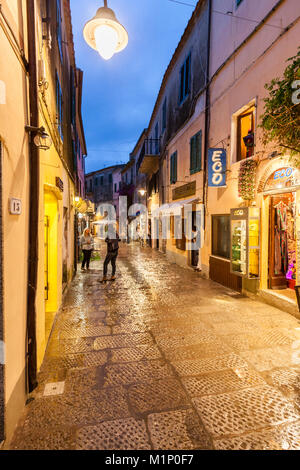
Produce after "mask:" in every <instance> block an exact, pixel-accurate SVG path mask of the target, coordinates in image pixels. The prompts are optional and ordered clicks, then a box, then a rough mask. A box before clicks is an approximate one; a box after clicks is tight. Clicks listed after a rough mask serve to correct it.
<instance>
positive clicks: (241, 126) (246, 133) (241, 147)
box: [237, 106, 255, 161]
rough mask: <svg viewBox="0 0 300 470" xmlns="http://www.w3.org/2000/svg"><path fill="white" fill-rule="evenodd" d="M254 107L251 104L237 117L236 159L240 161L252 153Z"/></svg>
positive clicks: (253, 142)
mask: <svg viewBox="0 0 300 470" xmlns="http://www.w3.org/2000/svg"><path fill="white" fill-rule="evenodd" d="M254 123H255V107H254V106H252V107H251V108H249V109H248V110H247V111H245V112H244V113H242V114H240V115H239V116H238V118H237V160H238V161H241V160H244V159H245V158H249V157H252V156H253V155H254V145H255V135H254Z"/></svg>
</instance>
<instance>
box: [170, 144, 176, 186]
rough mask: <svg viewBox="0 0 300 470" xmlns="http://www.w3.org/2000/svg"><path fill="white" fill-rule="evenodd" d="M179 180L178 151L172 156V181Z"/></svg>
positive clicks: (172, 182)
mask: <svg viewBox="0 0 300 470" xmlns="http://www.w3.org/2000/svg"><path fill="white" fill-rule="evenodd" d="M176 182H177V152H174V153H173V154H172V155H171V158H170V183H171V184H175V183H176Z"/></svg>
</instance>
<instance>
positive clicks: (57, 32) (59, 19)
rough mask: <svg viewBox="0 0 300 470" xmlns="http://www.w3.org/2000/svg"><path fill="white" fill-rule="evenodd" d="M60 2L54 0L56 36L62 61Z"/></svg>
mask: <svg viewBox="0 0 300 470" xmlns="http://www.w3.org/2000/svg"><path fill="white" fill-rule="evenodd" d="M60 2H61V0H56V36H57V42H58V49H59V54H60V58H61V60H63V50H62V27H61V20H62V18H61V4H60Z"/></svg>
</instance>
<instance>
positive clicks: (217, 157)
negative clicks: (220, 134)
mask: <svg viewBox="0 0 300 470" xmlns="http://www.w3.org/2000/svg"><path fill="white" fill-rule="evenodd" d="M226 163H227V162H226V150H224V149H209V150H208V186H209V187H210V188H225V187H226Z"/></svg>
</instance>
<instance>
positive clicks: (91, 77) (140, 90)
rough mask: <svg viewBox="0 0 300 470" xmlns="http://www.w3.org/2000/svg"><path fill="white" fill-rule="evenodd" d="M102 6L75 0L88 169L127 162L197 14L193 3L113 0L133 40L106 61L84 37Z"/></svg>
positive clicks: (98, 0) (192, 0) (193, 0)
mask: <svg viewBox="0 0 300 470" xmlns="http://www.w3.org/2000/svg"><path fill="white" fill-rule="evenodd" d="M179 1H180V0H179ZM181 1H182V2H183V3H184V2H185V3H188V4H191V5H196V3H197V1H196V0H181ZM100 6H103V0H85V1H82V0H71V7H72V20H73V33H74V41H75V50H76V63H77V66H78V67H80V68H81V69H82V70H83V71H84V85H83V106H82V110H83V121H84V127H85V136H86V141H87V150H88V158H87V160H86V171H87V172H90V171H95V170H98V169H100V168H103V167H105V166H109V165H114V164H115V163H120V162H124V163H125V162H127V161H128V158H129V153H130V152H131V151H132V149H133V148H134V145H135V143H136V142H137V139H138V137H139V136H140V134H141V132H142V130H143V129H144V128H145V127H147V126H148V123H149V119H150V116H151V112H152V109H153V106H154V103H155V100H156V97H157V94H158V91H159V88H160V84H161V81H162V78H163V75H164V72H165V70H166V67H167V66H168V63H169V61H170V59H171V57H172V55H173V53H174V51H175V49H176V47H177V44H178V42H179V40H180V38H181V36H182V34H183V32H184V29H185V27H186V25H187V23H188V20H189V19H190V17H191V15H192V13H193V7H191V6H187V5H182V4H179V3H173V2H171V1H169V0H108V6H109V7H110V8H112V9H113V10H114V11H115V13H116V15H117V18H118V20H119V21H120V22H121V23H122V24H123V25H124V26H125V28H126V29H127V31H128V34H129V44H128V47H127V49H125V50H124V51H122V52H120V53H119V54H116V55H115V56H114V57H113V58H112V59H111V60H110V61H105V60H103V59H102V58H101V57H100V56H99V54H98V53H97V52H96V51H94V50H93V49H91V48H89V46H88V45H87V44H86V43H85V41H84V39H83V36H82V29H83V26H84V24H85V23H86V22H87V21H88V20H89V19H91V18H92V17H93V16H94V15H95V13H96V11H97V9H98V8H99V7H100Z"/></svg>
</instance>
